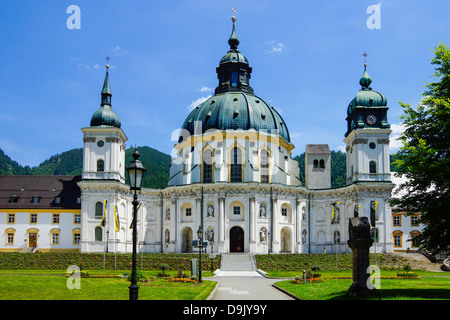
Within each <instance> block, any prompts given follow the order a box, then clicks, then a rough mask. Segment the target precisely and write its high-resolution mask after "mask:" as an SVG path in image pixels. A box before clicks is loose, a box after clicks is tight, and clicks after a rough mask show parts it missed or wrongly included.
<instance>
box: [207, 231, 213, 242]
mask: <svg viewBox="0 0 450 320" xmlns="http://www.w3.org/2000/svg"><path fill="white" fill-rule="evenodd" d="M206 240H208V241H209V242H214V229H213V228H212V227H209V228H208V230H206Z"/></svg>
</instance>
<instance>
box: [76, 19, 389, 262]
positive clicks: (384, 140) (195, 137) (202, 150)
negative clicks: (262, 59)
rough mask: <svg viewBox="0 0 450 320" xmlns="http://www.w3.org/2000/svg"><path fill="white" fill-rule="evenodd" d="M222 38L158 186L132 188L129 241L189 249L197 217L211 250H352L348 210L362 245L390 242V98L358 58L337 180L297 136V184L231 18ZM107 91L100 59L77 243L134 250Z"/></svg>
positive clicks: (282, 132)
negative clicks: (365, 236) (343, 178)
mask: <svg viewBox="0 0 450 320" xmlns="http://www.w3.org/2000/svg"><path fill="white" fill-rule="evenodd" d="M228 44H229V46H230V48H229V50H228V52H226V53H225V55H224V56H223V57H222V58H221V59H220V62H219V65H218V67H217V68H216V72H217V78H218V85H217V87H216V89H215V94H214V95H213V96H212V97H210V98H209V99H208V100H206V101H205V102H203V103H202V104H200V105H199V106H197V107H196V108H195V109H193V110H192V112H191V113H190V114H189V115H188V116H187V118H186V120H185V121H184V123H182V124H180V125H181V130H180V136H179V140H178V143H177V144H176V145H175V146H174V148H175V150H176V157H174V156H172V163H171V168H170V181H169V183H168V186H167V187H166V188H164V189H148V188H143V189H142V190H141V192H140V194H139V202H140V206H139V211H138V218H137V235H138V252H167V253H168V252H192V251H194V248H193V240H197V230H198V229H199V227H202V230H203V231H204V234H205V237H204V239H205V240H206V241H207V242H208V247H207V250H208V252H210V251H212V252H214V253H228V252H251V253H261V254H263V253H283V252H286V253H288V252H289V253H322V252H327V253H335V252H339V253H344V252H350V249H349V247H348V245H347V240H348V238H349V236H348V218H350V217H354V216H357V215H359V216H364V217H368V218H369V221H370V223H371V227H372V229H371V230H372V236H373V238H374V240H375V243H374V246H373V247H372V250H373V249H374V248H376V250H377V252H392V251H393V243H392V221H391V220H392V214H391V208H390V206H389V203H388V200H389V199H390V197H391V191H392V189H393V188H394V184H393V183H392V182H391V173H390V162H389V135H390V133H391V130H390V129H389V128H390V125H389V123H388V121H387V110H388V107H387V100H386V97H385V96H384V95H383V94H382V93H380V92H377V91H374V90H372V88H371V87H370V85H371V82H372V79H371V77H370V76H369V75H368V73H367V71H366V65H365V66H364V72H363V75H362V77H361V79H360V81H359V83H360V85H361V89H360V91H359V92H357V93H356V96H355V97H354V98H353V99H352V98H351V97H350V99H349V100H351V101H350V104H349V105H348V106H342V112H343V114H345V112H347V114H346V121H347V132H343V133H342V136H343V138H344V141H345V144H346V156H347V164H346V171H347V185H346V186H345V187H341V188H331V170H330V167H331V161H330V157H331V154H330V150H329V147H328V145H307V146H306V153H305V184H304V185H302V183H301V182H300V180H299V167H298V163H297V161H295V160H293V159H292V157H291V156H292V150H293V149H294V145H293V144H292V143H291V140H290V136H289V130H288V127H287V123H286V122H285V121H284V120H283V118H282V117H281V116H280V114H279V113H278V112H277V110H275V108H273V107H272V106H270V105H269V104H268V103H266V102H265V101H264V100H263V99H262V98H261V97H259V96H256V95H255V94H254V91H253V88H252V87H251V85H250V80H251V73H252V67H251V66H250V64H249V61H248V60H247V58H246V57H245V56H244V55H243V54H242V53H241V52H240V51H239V49H238V46H239V39H238V37H237V34H236V31H235V18H234V17H233V30H232V33H231V36H230V38H229V40H228ZM107 68H108V66H107ZM355 81H356V79H355ZM111 97H112V95H111V90H110V85H109V74H108V69H107V70H106V76H105V81H104V85H103V90H102V92H101V106H100V108H99V109H98V110H97V111H95V113H94V114H93V116H92V119H91V123H90V126H88V127H85V128H83V129H82V132H83V142H84V145H83V150H84V158H83V172H82V177H81V181H80V182H78V185H79V187H80V189H81V226H80V229H81V238H80V242H79V250H80V251H81V252H103V251H104V250H105V245H106V246H108V247H109V248H110V249H109V250H110V252H111V251H113V250H114V251H116V252H131V250H132V230H131V229H130V224H131V220H132V208H133V207H132V200H133V199H132V195H131V193H130V189H129V186H128V185H126V184H125V175H126V171H125V167H126V163H125V143H126V142H127V136H126V134H125V131H124V129H123V128H122V126H121V122H120V119H119V117H118V115H117V114H116V113H115V112H114V110H113V109H112V104H111ZM144 166H145V163H144ZM115 214H116V215H117V220H118V222H119V223H118V224H117V223H115V222H114V220H115V219H114V215H115ZM104 216H105V218H106V224H104V226H102V225H101V223H100V222H101V220H102V219H103V217H104Z"/></svg>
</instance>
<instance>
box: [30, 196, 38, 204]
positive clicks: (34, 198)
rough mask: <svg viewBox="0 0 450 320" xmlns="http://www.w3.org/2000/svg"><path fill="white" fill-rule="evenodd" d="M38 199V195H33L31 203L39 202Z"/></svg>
mask: <svg viewBox="0 0 450 320" xmlns="http://www.w3.org/2000/svg"><path fill="white" fill-rule="evenodd" d="M39 199H40V197H39V196H34V197H33V199H32V202H33V203H39Z"/></svg>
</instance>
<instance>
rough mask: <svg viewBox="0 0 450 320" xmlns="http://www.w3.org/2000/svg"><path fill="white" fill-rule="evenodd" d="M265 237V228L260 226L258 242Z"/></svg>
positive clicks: (263, 240) (264, 240)
mask: <svg viewBox="0 0 450 320" xmlns="http://www.w3.org/2000/svg"><path fill="white" fill-rule="evenodd" d="M266 239H267V229H266V228H264V227H262V228H261V230H260V231H259V241H260V242H266Z"/></svg>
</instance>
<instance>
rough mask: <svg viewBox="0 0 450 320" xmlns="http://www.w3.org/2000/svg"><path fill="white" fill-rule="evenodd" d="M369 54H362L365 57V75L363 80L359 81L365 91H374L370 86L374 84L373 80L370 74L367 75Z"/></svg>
mask: <svg viewBox="0 0 450 320" xmlns="http://www.w3.org/2000/svg"><path fill="white" fill-rule="evenodd" d="M368 55H369V54H368V53H367V52H365V51H364V53H363V54H362V56H363V57H364V73H363V75H362V77H361V79H360V80H359V84H360V85H361V87H362V89H363V90H372V88H371V87H370V84H371V83H372V78H371V77H370V76H369V74H368V73H367V60H366V58H367V56H368Z"/></svg>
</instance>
